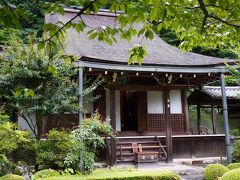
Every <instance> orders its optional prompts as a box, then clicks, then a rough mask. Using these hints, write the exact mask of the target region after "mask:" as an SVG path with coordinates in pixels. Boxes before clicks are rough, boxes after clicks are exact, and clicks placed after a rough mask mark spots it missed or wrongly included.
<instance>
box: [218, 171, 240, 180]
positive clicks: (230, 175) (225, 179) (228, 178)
mask: <svg viewBox="0 0 240 180" xmlns="http://www.w3.org/2000/svg"><path fill="white" fill-rule="evenodd" d="M239 179H240V168H238V169H233V170H230V171H228V172H226V173H225V174H224V175H223V176H222V177H221V178H220V180H239Z"/></svg>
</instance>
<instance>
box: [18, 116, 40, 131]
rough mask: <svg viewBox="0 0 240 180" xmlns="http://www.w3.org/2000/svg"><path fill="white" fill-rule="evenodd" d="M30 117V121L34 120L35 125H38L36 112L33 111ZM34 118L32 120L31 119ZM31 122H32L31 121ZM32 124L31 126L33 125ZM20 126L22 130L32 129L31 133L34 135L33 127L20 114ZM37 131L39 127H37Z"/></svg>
mask: <svg viewBox="0 0 240 180" xmlns="http://www.w3.org/2000/svg"><path fill="white" fill-rule="evenodd" d="M29 117H30V119H28V121H29V122H32V124H33V125H35V126H36V114H35V113H33V114H31V115H30V116H29ZM31 120H32V121H31ZM30 124H31V123H30ZM33 125H31V127H32V126H33ZM18 126H19V127H20V129H22V130H26V131H30V132H31V134H32V135H33V131H32V130H31V128H30V127H29V126H28V124H27V122H26V121H25V120H24V119H23V118H22V117H20V116H18ZM36 131H37V129H36Z"/></svg>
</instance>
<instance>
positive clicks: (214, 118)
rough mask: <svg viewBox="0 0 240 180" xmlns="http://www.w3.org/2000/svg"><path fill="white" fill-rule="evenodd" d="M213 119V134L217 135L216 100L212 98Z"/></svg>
mask: <svg viewBox="0 0 240 180" xmlns="http://www.w3.org/2000/svg"><path fill="white" fill-rule="evenodd" d="M211 119H212V130H213V134H216V133H217V129H216V111H215V104H214V98H211Z"/></svg>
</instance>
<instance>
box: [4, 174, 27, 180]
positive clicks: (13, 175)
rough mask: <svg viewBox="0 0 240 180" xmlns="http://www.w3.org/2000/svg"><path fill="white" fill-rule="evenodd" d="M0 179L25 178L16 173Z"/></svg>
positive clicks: (19, 179) (14, 179)
mask: <svg viewBox="0 0 240 180" xmlns="http://www.w3.org/2000/svg"><path fill="white" fill-rule="evenodd" d="M0 179H1V180H25V178H24V177H23V176H19V175H16V174H8V175H5V176H3V177H1V178H0Z"/></svg>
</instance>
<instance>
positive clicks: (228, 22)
mask: <svg viewBox="0 0 240 180" xmlns="http://www.w3.org/2000/svg"><path fill="white" fill-rule="evenodd" d="M209 17H210V18H212V19H216V20H218V21H220V22H222V23H224V24H227V25H229V26H233V27H236V28H240V24H233V23H231V22H233V21H227V20H224V19H221V18H219V17H217V16H214V15H209Z"/></svg>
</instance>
